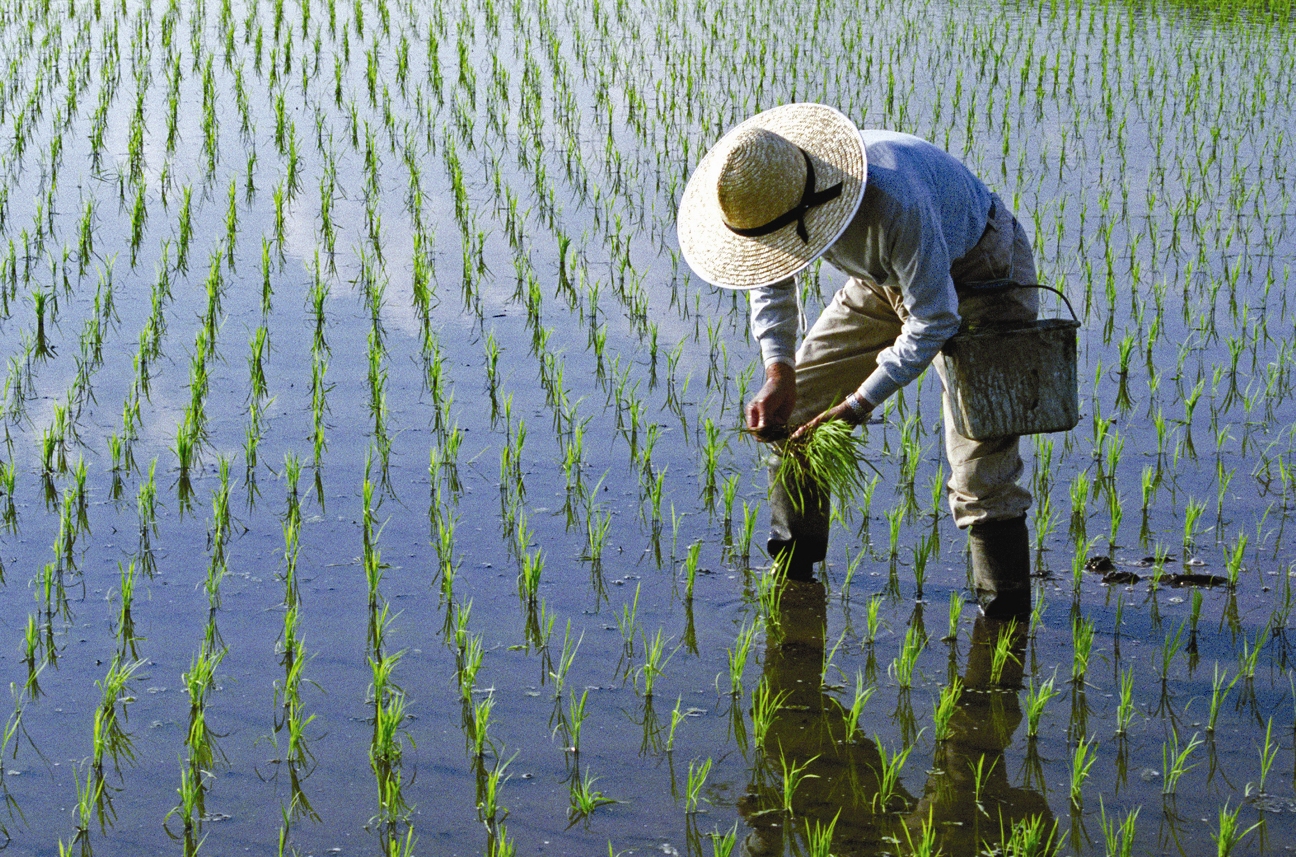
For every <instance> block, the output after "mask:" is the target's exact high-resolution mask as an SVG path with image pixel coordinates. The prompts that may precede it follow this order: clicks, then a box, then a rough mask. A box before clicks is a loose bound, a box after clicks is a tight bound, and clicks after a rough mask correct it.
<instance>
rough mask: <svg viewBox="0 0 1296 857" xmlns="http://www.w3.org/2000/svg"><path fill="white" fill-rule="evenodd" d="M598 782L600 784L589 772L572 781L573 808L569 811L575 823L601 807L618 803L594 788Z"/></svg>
mask: <svg viewBox="0 0 1296 857" xmlns="http://www.w3.org/2000/svg"><path fill="white" fill-rule="evenodd" d="M596 782H598V777H595V776H593V775H592V774H590V773H589V772H588V771H586V772H585V776H584V777H582V778H580V779H576V778H573V779H572V784H571V807H570V808H569V809H568V815H569V817H570V818H571V819H572V820H573V821H576V820H579V819H582V818H585V817H586V816H588V815H589V814H590V813H592V812H594V810H596V809H598V808H599V807H600V806H606V805H608V804H610V803H616V801H615V800H613V799H612V798H610V797H607V796H606V795H604V794H603V793H602V792H601V791H599V790H598V789H596V788H594V783H596Z"/></svg>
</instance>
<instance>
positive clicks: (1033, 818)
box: [999, 815, 1062, 857]
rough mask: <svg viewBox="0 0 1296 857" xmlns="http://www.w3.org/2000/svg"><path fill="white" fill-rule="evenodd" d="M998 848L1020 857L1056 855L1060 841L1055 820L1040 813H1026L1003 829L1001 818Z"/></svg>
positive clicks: (1059, 847) (1001, 819) (1049, 856)
mask: <svg viewBox="0 0 1296 857" xmlns="http://www.w3.org/2000/svg"><path fill="white" fill-rule="evenodd" d="M999 825H1000V830H999V840H1000V845H999V850H1000V851H1001V852H1002V853H1004V854H1016V855H1021V857H1056V855H1057V854H1058V853H1059V852H1060V851H1061V850H1062V842H1061V840H1059V839H1058V838H1057V820H1056V819H1053V818H1048V819H1046V818H1045V817H1044V816H1042V815H1028V816H1026V817H1025V818H1023V819H1020V820H1018V821H1015V822H1013V823H1012V827H1011V828H1010V829H1009V830H1006V831H1005V830H1004V829H1003V818H1002V816H1001V817H1000V820H999Z"/></svg>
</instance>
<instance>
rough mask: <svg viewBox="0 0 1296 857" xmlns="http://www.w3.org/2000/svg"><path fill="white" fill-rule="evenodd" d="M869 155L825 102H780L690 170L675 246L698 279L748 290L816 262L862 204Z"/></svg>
mask: <svg viewBox="0 0 1296 857" xmlns="http://www.w3.org/2000/svg"><path fill="white" fill-rule="evenodd" d="M867 174H868V159H867V157H866V156H865V154H864V142H863V140H861V139H860V135H859V129H858V128H856V127H855V123H854V122H852V121H851V120H850V119H848V118H847V117H846V116H845V115H843V114H842V113H841V112H839V111H837V110H835V109H833V108H832V107H828V106H826V105H823V104H784V105H782V106H781V107H775V108H772V109H770V110H766V111H765V112H763V113H758V114H756V115H755V116H753V117H751V118H750V119H747V120H746V121H744V122H742V123H740V124H739V125H737V126H735V127H734V128H733V129H732V130H730V131H729V133H728V134H726V135H725V136H724V137H723V138H721V140H720V142H718V143H716V144H715V145H714V146H712V147H711V150H710V151H708V152H707V153H706V154H705V155H703V156H702V161H701V162H700V163H699V164H698V166H697V169H695V170H694V171H693V176H692V178H690V179H689V183H688V186H687V187H685V188H684V197H683V199H682V200H681V202H680V207H679V219H678V222H677V226H676V228H677V230H678V233H679V246H680V250H681V251H682V252H683V253H684V259H685V261H687V262H688V263H689V266H690V267H691V268H692V269H693V271H694V273H696V274H697V275H698V276H699V277H701V278H702V279H703V280H706V281H707V282H708V283H711V284H712V285H716V286H720V287H722V288H726V289H754V288H759V287H760V286H767V285H770V284H771V283H776V282H778V281H779V280H783V279H786V278H788V277H790V276H792V275H793V274H795V273H797V272H798V271H800V270H801V269H803V268H805V267H806V266H807V265H809V264H810V263H811V262H813V261H814V260H815V259H817V258H819V256H821V255H822V254H823V252H824V251H825V250H827V249H828V248H829V247H831V246H832V243H833V242H834V241H836V240H837V238H838V236H840V235H841V234H842V232H843V231H845V229H846V226H847V224H849V223H850V221H851V218H852V217H854V216H855V211H856V209H858V208H859V204H860V200H861V199H863V198H864V181H865V178H866V176H867Z"/></svg>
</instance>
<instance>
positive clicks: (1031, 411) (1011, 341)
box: [937, 287, 1080, 440]
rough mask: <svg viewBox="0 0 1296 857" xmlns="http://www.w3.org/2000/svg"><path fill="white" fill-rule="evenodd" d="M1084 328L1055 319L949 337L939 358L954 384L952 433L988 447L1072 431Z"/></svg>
mask: <svg viewBox="0 0 1296 857" xmlns="http://www.w3.org/2000/svg"><path fill="white" fill-rule="evenodd" d="M1046 288H1047V287H1046ZM1050 291H1052V290H1051V289H1050ZM1079 327H1080V322H1079V321H1077V320H1075V319H1063V318H1050V319H1039V320H1036V321H1015V322H1003V323H990V324H979V325H976V326H974V327H968V328H965V329H963V330H960V331H959V332H958V333H956V334H955V335H954V336H953V337H951V338H950V339H949V341H947V342H946V343H945V346H944V348H943V349H942V350H941V353H940V355H939V356H938V357H937V359H938V360H940V361H942V362H943V364H944V370H945V377H946V380H947V382H948V384H949V397H950V404H951V411H952V412H953V416H954V429H955V430H956V431H957V432H958V433H959V434H961V435H962V436H963V437H966V438H971V439H972V440H990V439H993V438H999V437H1008V436H1012V435H1023V434H1043V433H1046V432H1058V431H1068V430H1070V429H1073V428H1075V426H1076V424H1077V423H1079V422H1080V402H1079V384H1078V378H1077V374H1076V356H1077V355H1076V331H1077V330H1078V329H1079Z"/></svg>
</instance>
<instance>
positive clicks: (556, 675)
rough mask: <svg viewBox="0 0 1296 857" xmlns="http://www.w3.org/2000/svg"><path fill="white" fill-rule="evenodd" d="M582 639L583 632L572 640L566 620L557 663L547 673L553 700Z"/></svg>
mask: <svg viewBox="0 0 1296 857" xmlns="http://www.w3.org/2000/svg"><path fill="white" fill-rule="evenodd" d="M660 633H661V632H660V631H658V635H659V636H660ZM584 639H585V632H584V631H582V632H581V635H580V636H579V637H577V638H576V639H575V640H572V635H571V620H570V619H568V620H567V630H566V631H565V632H563V646H562V653H561V654H560V655H559V656H558V661H557V663H555V664H554V665H553V668H552V669H551V670H550V671H549V677H550V678H551V679H553V683H554V698H555V699H557V698H558V697H559V696H560V695H562V690H563V685H564V683H565V682H566V681H567V673H568V671H569V670H571V665H572V663H573V662H574V661H575V660H576V652H577V651H578V650H579V649H580V644H581V640H584ZM658 655H660V652H658Z"/></svg>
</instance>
